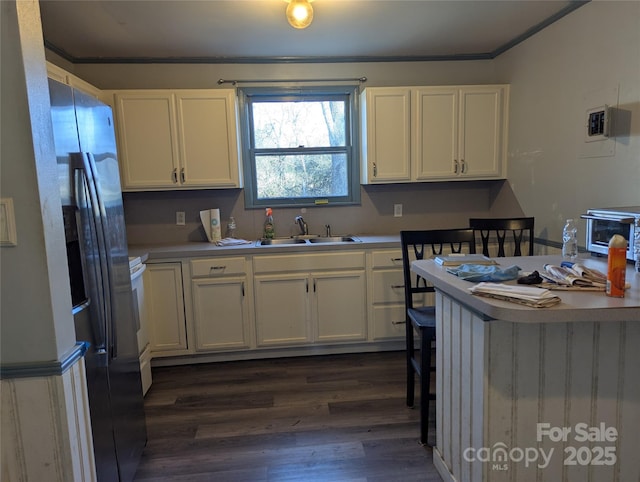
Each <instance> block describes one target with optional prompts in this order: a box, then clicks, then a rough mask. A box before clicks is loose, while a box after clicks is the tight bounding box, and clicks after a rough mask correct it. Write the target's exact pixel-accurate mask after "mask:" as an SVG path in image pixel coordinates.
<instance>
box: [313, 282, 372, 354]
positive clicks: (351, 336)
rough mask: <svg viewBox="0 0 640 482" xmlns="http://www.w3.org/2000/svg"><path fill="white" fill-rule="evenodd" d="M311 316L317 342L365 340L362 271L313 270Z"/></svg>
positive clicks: (364, 299)
mask: <svg viewBox="0 0 640 482" xmlns="http://www.w3.org/2000/svg"><path fill="white" fill-rule="evenodd" d="M312 282H313V292H314V297H313V308H312V309H313V315H314V316H313V317H312V318H313V319H314V320H315V321H316V323H317V333H316V341H317V342H327V341H354V340H365V339H366V337H367V329H366V327H367V314H366V313H367V307H366V281H365V272H364V270H363V271H347V272H334V273H313V274H312Z"/></svg>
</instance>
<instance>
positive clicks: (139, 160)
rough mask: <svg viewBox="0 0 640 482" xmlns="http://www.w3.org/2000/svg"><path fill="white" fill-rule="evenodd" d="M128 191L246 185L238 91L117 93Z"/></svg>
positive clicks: (123, 173) (122, 162)
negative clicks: (242, 175) (241, 169)
mask: <svg viewBox="0 0 640 482" xmlns="http://www.w3.org/2000/svg"><path fill="white" fill-rule="evenodd" d="M115 105H116V123H117V128H118V139H119V146H120V170H121V178H122V188H123V190H124V191H145V190H171V189H206V188H234V187H241V183H240V176H239V165H238V142H237V132H236V108H235V91H234V90H233V89H216V90H142V91H120V92H116V93H115Z"/></svg>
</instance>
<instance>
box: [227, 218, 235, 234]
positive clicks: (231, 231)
mask: <svg viewBox="0 0 640 482" xmlns="http://www.w3.org/2000/svg"><path fill="white" fill-rule="evenodd" d="M235 237H236V220H235V219H234V218H233V216H231V217H230V218H229V222H228V223H227V238H235Z"/></svg>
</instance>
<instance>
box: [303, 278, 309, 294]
mask: <svg viewBox="0 0 640 482" xmlns="http://www.w3.org/2000/svg"><path fill="white" fill-rule="evenodd" d="M304 289H305V290H306V291H307V293H308V292H309V280H306V281H305V282H304Z"/></svg>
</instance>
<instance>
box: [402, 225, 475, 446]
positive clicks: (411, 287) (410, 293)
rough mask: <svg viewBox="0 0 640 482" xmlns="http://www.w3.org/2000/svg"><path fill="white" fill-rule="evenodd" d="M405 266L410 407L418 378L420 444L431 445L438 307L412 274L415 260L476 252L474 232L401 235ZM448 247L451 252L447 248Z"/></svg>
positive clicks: (421, 280) (429, 288) (427, 287)
mask: <svg viewBox="0 0 640 482" xmlns="http://www.w3.org/2000/svg"><path fill="white" fill-rule="evenodd" d="M400 240H401V244H402V266H403V271H404V298H405V308H406V310H405V311H406V319H405V323H406V352H407V406H408V407H413V402H414V384H415V375H416V374H417V375H418V377H419V378H420V442H421V443H423V444H426V443H427V432H428V427H429V400H433V399H435V394H430V391H429V387H430V385H431V371H432V370H434V369H435V367H432V365H431V345H432V344H433V343H434V342H435V339H436V317H435V307H434V306H433V305H429V304H428V302H427V300H426V295H425V293H432V292H434V291H435V290H434V288H433V286H430V285H428V284H427V282H426V280H425V279H424V278H421V277H420V276H418V275H415V274H413V273H412V272H411V262H412V261H413V260H414V259H425V258H429V257H431V256H433V255H438V254H448V253H460V252H465V251H464V249H463V247H464V245H465V244H466V245H467V246H468V248H467V249H468V252H469V253H471V254H474V253H475V252H476V244H475V238H474V234H473V230H472V229H439V230H429V231H401V232H400ZM447 245H448V248H447ZM414 333H416V334H417V335H418V338H419V357H418V353H416V351H417V350H416V349H415V344H414V343H415V341H414Z"/></svg>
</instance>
